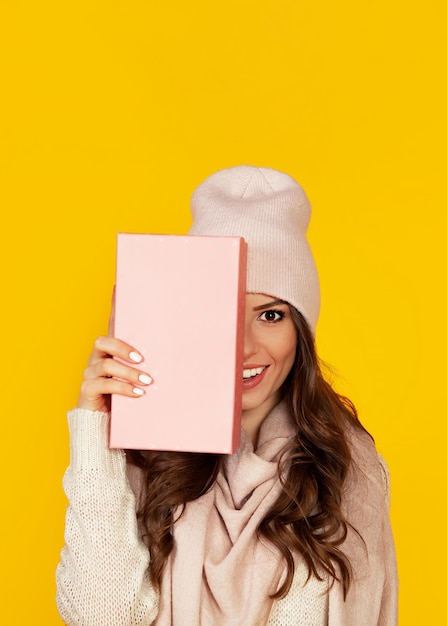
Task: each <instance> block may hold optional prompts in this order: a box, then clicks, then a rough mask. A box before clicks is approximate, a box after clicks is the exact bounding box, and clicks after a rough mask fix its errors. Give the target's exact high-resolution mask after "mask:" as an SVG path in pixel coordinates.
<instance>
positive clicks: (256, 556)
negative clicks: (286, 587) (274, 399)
mask: <svg viewBox="0 0 447 626" xmlns="http://www.w3.org/2000/svg"><path fill="white" fill-rule="evenodd" d="M293 433H294V429H293V427H292V425H291V423H290V421H289V419H288V418H287V417H286V411H285V410H284V408H283V407H282V405H279V406H278V407H276V409H274V410H273V411H272V412H271V413H270V415H269V416H268V417H267V418H266V420H265V421H264V423H263V424H262V427H261V431H260V434H259V443H258V446H257V449H256V452H254V450H253V445H252V443H251V440H250V438H249V437H248V435H247V434H246V433H245V432H244V431H243V432H242V442H241V446H240V448H239V450H238V451H237V452H236V454H234V455H231V456H229V457H227V458H226V460H225V463H224V466H223V468H222V471H221V472H220V473H219V476H218V479H217V481H216V484H215V486H214V488H213V489H212V490H211V491H210V492H209V493H208V494H206V495H205V496H203V497H201V498H200V499H198V500H196V501H195V502H191V503H189V504H188V505H187V506H186V509H185V511H184V513H183V515H182V516H181V517H180V519H179V520H178V522H177V523H176V524H175V526H174V538H175V549H174V552H173V554H172V555H171V557H170V559H169V562H168V564H167V567H166V570H165V575H164V578H163V584H162V594H161V602H160V612H159V615H158V617H157V620H156V622H155V623H156V624H157V626H168V625H169V626H178V625H182V626H183V625H185V624H188V625H191V626H192V625H194V626H196V625H199V624H200V625H201V626H209V625H211V624H228V625H231V626H263V625H264V624H266V623H267V621H268V617H269V613H270V609H271V606H272V600H271V599H270V597H269V596H270V594H272V593H274V592H275V591H276V590H277V588H278V584H279V582H280V579H281V576H282V574H283V573H284V561H283V560H282V559H281V558H280V557H279V555H278V553H277V551H276V550H275V549H274V548H273V546H271V545H270V544H269V543H268V542H265V541H261V540H259V539H258V537H257V535H256V529H257V527H258V525H259V522H260V521H261V520H262V519H263V517H264V516H265V514H266V513H267V512H268V511H269V509H270V508H271V506H272V505H273V504H274V502H275V501H276V500H277V498H278V495H279V494H280V491H281V485H280V482H279V478H278V459H279V455H280V453H281V451H282V449H283V448H284V446H285V444H286V443H287V441H288V440H289V438H290V437H291V436H292V435H293Z"/></svg>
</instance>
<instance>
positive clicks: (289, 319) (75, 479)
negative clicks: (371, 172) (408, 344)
mask: <svg viewBox="0 0 447 626" xmlns="http://www.w3.org/2000/svg"><path fill="white" fill-rule="evenodd" d="M192 210H193V227H192V229H191V231H190V233H191V234H195V235H200V234H205V235H233V236H243V237H244V238H245V239H246V241H247V242H248V250H249V256H248V270H247V306H246V323H245V345H244V382H243V401H242V426H243V430H242V435H241V446H240V448H239V450H238V451H237V452H236V453H235V454H233V455H228V456H224V455H223V456H219V455H211V454H209V455H208V454H192V453H178V452H176V453H172V452H154V451H150V452H148V451H127V453H125V452H124V451H121V450H111V449H109V448H108V420H109V413H108V409H109V401H110V394H123V395H126V396H131V397H135V402H138V398H139V397H140V396H141V395H142V394H143V393H150V384H151V382H152V379H151V370H150V362H148V363H144V368H145V371H144V372H143V374H142V373H141V369H136V368H135V367H134V365H135V364H136V363H138V364H141V363H142V357H141V355H140V353H139V352H138V346H131V345H128V344H126V343H124V342H123V341H121V340H120V339H118V338H114V337H100V338H98V339H97V340H96V342H95V346H94V348H93V352H92V355H91V357H90V361H89V366H88V368H87V370H86V372H85V377H84V381H83V384H82V387H81V393H80V396H79V402H78V407H77V408H76V409H74V410H73V411H71V412H70V414H69V425H70V433H71V460H70V466H69V468H68V470H67V472H66V475H65V477H64V486H65V491H66V493H67V496H68V498H69V507H68V510H67V519H66V534H65V538H66V545H65V547H64V548H63V551H62V554H61V561H60V563H59V566H58V569H57V584H58V595H57V599H58V607H59V611H60V614H61V616H62V618H63V619H64V621H65V622H66V623H67V624H68V625H69V626H72V625H73V626H74V625H83V626H115V625H116V626H136V625H147V626H149V625H151V624H156V625H157V626H165V625H166V626H168V625H172V626H199V625H200V626H220V625H222V626H226V625H228V626H263V625H267V626H294V625H297V626H324V625H329V626H376V625H394V624H396V623H397V608H396V607H397V600H396V594H397V591H396V587H397V575H396V565H395V557H394V547H393V538H392V533H391V529H390V523H389V516H388V474H387V470H386V466H385V464H384V462H383V461H382V460H381V458H380V457H379V456H378V454H377V452H376V450H375V447H374V443H373V440H372V438H371V437H370V436H369V435H368V433H367V432H366V431H365V430H364V429H363V427H362V426H361V424H360V422H359V421H358V418H357V414H356V411H355V408H354V407H353V405H352V403H351V402H350V401H349V400H347V399H346V398H343V397H340V396H339V395H338V394H337V393H336V392H335V391H334V390H333V389H332V388H331V386H330V385H329V384H328V382H326V381H325V379H324V378H323V375H322V372H321V369H320V366H319V362H318V358H317V355H316V352H315V343H314V333H315V325H316V322H317V318H318V312H319V286H318V276H317V272H316V269H315V265H314V261H313V258H312V254H311V251H310V249H309V246H308V243H307V240H306V230H307V226H308V222H309V219H310V206H309V203H308V201H307V198H306V196H305V194H304V192H303V190H302V189H301V187H300V186H299V185H298V184H297V183H296V182H295V181H294V180H293V179H292V178H290V177H289V176H287V175H286V174H283V173H280V172H276V171H274V170H269V169H264V168H253V167H236V168H231V169H229V170H223V171H221V172H218V173H217V174H214V175H213V176H211V177H210V178H208V179H207V180H206V181H205V182H204V183H202V185H201V186H200V187H199V188H198V189H197V190H196V192H195V194H194V196H193V199H192ZM201 314H202V315H206V306H205V307H203V308H202V309H201ZM112 357H120V358H121V360H122V361H121V362H119V361H117V360H115V359H113V358H112ZM216 358H218V355H216ZM210 419H212V415H210Z"/></svg>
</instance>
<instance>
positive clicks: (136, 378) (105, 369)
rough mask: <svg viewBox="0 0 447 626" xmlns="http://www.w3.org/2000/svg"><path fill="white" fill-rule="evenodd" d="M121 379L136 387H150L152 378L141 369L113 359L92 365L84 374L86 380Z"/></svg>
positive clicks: (106, 359) (105, 359)
mask: <svg viewBox="0 0 447 626" xmlns="http://www.w3.org/2000/svg"><path fill="white" fill-rule="evenodd" d="M93 378H120V379H122V380H124V381H126V382H130V383H132V384H134V385H150V384H151V382H152V377H151V376H150V375H149V374H148V373H147V372H144V371H142V370H140V369H136V368H134V367H129V366H128V365H126V364H124V363H121V362H120V361H116V360H115V359H111V358H104V359H101V360H99V361H96V362H95V363H93V364H91V365H90V366H89V367H88V368H87V369H86V370H85V372H84V379H85V380H90V379H93Z"/></svg>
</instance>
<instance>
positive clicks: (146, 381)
mask: <svg viewBox="0 0 447 626" xmlns="http://www.w3.org/2000/svg"><path fill="white" fill-rule="evenodd" d="M138 380H139V381H140V383H143V385H150V384H151V382H152V378H151V377H150V376H148V375H147V374H140V375H139V376H138Z"/></svg>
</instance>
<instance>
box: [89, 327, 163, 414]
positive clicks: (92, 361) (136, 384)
mask: <svg viewBox="0 0 447 626" xmlns="http://www.w3.org/2000/svg"><path fill="white" fill-rule="evenodd" d="M112 357H119V358H120V359H122V360H123V361H125V363H121V362H120V361H117V360H116V359H114V358H112ZM142 360H143V357H142V356H141V354H140V353H139V352H138V351H137V350H135V348H133V347H132V346H130V345H129V344H127V343H125V342H124V341H121V340H120V339H116V338H115V337H98V338H97V339H96V341H95V344H94V347H93V351H92V353H91V355H90V358H89V361H88V367H87V369H86V370H85V372H84V380H83V381H82V384H81V391H80V394H79V400H78V405H77V406H78V407H79V408H80V409H90V410H91V411H109V410H110V395H111V394H112V393H117V394H120V395H122V396H129V397H132V398H138V397H139V396H142V395H143V394H144V389H143V388H144V387H145V386H147V385H150V383H151V382H152V379H151V377H150V376H149V374H147V373H146V372H142V371H141V370H139V369H136V368H135V367H132V364H135V363H141V361H142Z"/></svg>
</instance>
